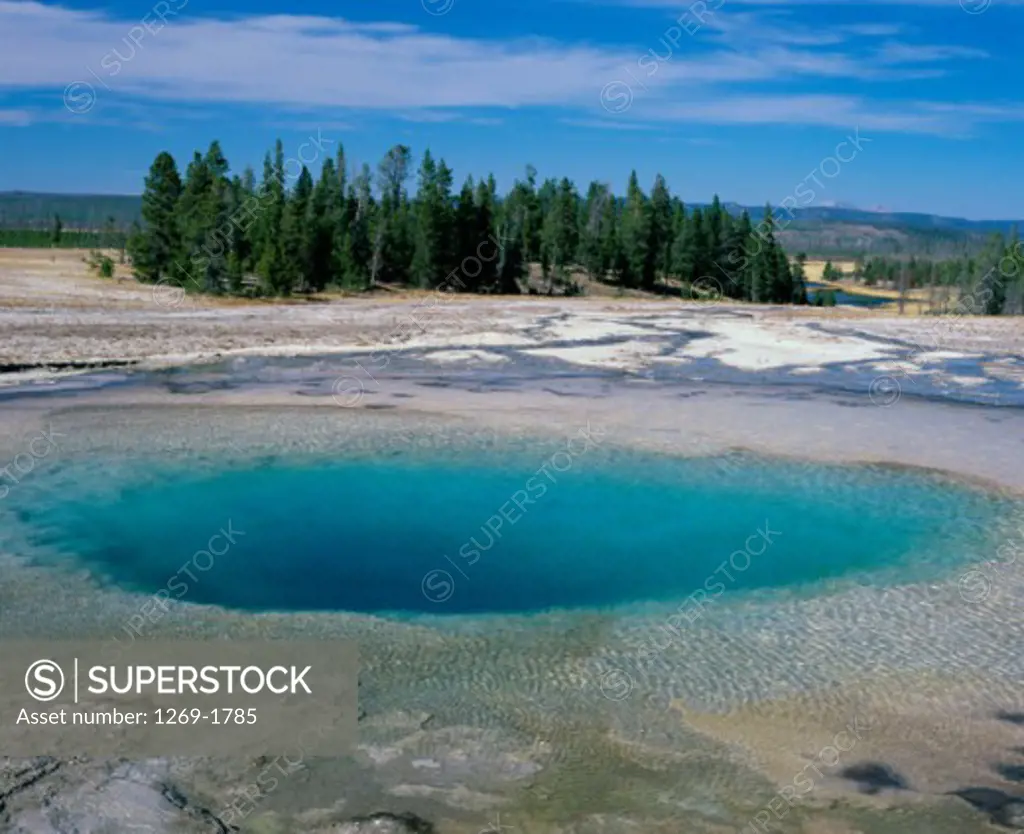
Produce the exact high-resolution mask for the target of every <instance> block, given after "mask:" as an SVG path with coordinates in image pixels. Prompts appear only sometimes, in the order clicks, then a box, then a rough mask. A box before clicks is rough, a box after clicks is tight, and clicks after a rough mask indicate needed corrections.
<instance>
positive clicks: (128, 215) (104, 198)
mask: <svg viewBox="0 0 1024 834" xmlns="http://www.w3.org/2000/svg"><path fill="white" fill-rule="evenodd" d="M141 208H142V197H141V196H140V195H138V194H40V193H36V192H32V191H0V229H48V228H50V226H52V225H53V216H54V215H55V214H59V215H60V219H61V222H62V223H63V224H64V228H65V229H69V230H72V229H74V230H86V231H99V230H101V229H102V228H103V226H104V225H105V224H106V222H107V219H108V218H113V220H114V226H115V227H116V228H118V229H127V228H128V227H129V226H131V224H132V223H133V222H134V221H135V220H138V219H139V217H140V212H141Z"/></svg>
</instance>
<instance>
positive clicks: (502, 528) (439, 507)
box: [15, 438, 1007, 616]
mask: <svg viewBox="0 0 1024 834" xmlns="http://www.w3.org/2000/svg"><path fill="white" fill-rule="evenodd" d="M568 448H571V449H573V450H574V451H575V452H576V454H575V455H574V454H572V453H570V452H567V451H561V452H556V453H553V454H547V455H546V456H545V455H541V454H540V453H538V451H537V450H536V449H530V448H529V447H528V446H527V447H523V448H521V449H519V450H517V451H507V452H506V453H503V454H500V455H498V454H495V453H493V452H491V453H484V452H481V451H470V450H462V451H459V452H453V453H450V454H447V455H443V456H438V455H436V454H434V455H427V454H415V453H413V454H402V455H392V456H391V457H387V458H384V459H376V460H372V459H370V460H368V459H365V458H354V457H353V458H348V459H346V458H340V459H334V460H331V461H330V462H326V463H325V462H318V463H311V462H298V461H296V460H290V459H289V458H288V457H280V458H274V459H271V460H270V461H268V462H266V463H264V464H263V465H252V464H249V465H246V466H239V465H237V464H229V463H228V462H226V461H222V462H216V461H214V462H212V463H208V464H207V465H206V466H205V467H204V468H203V470H202V471H201V472H200V471H198V470H195V469H190V468H185V467H182V466H181V465H180V464H179V465H174V464H171V463H154V462H153V461H152V460H149V461H147V463H146V464H145V465H144V466H143V465H136V466H129V467H127V468H122V469H121V470H116V471H115V470H112V469H110V468H107V467H96V466H93V467H91V468H88V469H83V470H82V471H81V472H79V473H77V474H76V475H75V476H74V477H66V478H63V479H61V481H60V483H61V485H62V486H61V489H59V490H52V491H50V492H48V493H44V494H35V495H33V496H32V500H31V502H30V503H26V504H25V505H24V506H20V507H18V510H19V516H20V518H21V520H22V521H23V522H25V524H26V528H27V530H28V535H27V539H28V543H29V544H30V545H31V546H32V549H33V551H34V552H35V553H37V554H42V555H41V556H39V558H41V559H43V560H45V561H48V562H49V563H51V564H56V565H58V566H61V567H66V568H80V567H82V566H86V567H88V568H89V569H90V570H91V571H92V572H93V573H94V574H95V575H96V576H98V577H100V578H102V579H103V580H104V581H105V582H107V583H110V584H113V585H116V586H120V587H123V588H126V589H128V590H132V591H139V592H143V593H156V592H159V591H161V590H163V591H164V592H165V593H167V594H169V596H170V597H171V598H176V597H178V596H179V593H178V592H177V590H176V589H177V588H182V587H184V588H186V589H187V591H188V594H189V596H188V600H189V601H190V602H198V603H207V604H215V605H220V606H225V607H229V608H236V609H243V610H251V611H253V610H254V611H270V610H276V611H288V610H300V611H301V610H323V611H353V612H370V613H391V614H397V615H401V616H407V615H417V614H431V615H437V614H461V615H487V614H523V613H531V612H538V611H544V610H550V609H614V608H623V607H628V606H634V605H637V604H646V603H665V604H668V603H676V602H678V601H680V600H685V599H687V598H690V599H691V601H692V604H698V603H700V602H702V601H705V600H707V601H710V600H713V599H715V598H717V597H719V596H721V595H722V594H724V593H725V592H726V591H728V592H729V594H730V598H735V595H736V594H741V593H752V592H760V593H765V592H785V593H794V592H795V593H798V594H801V595H813V594H817V593H822V592H826V591H828V590H829V589H832V588H834V587H835V586H836V584H837V583H843V582H847V583H849V582H857V583H874V584H882V583H888V582H897V581H908V580H920V579H923V578H929V577H931V576H938V575H941V574H942V573H944V572H948V571H949V570H950V569H951V568H952V567H954V566H956V565H959V564H962V563H964V562H967V561H970V560H971V559H977V558H980V557H982V556H983V555H984V553H985V552H986V551H985V550H984V548H985V545H986V542H987V541H988V539H989V538H990V535H991V531H992V528H993V527H994V526H995V523H996V522H997V521H998V520H999V519H1000V517H1001V516H1003V515H1005V512H1006V509H1007V504H1006V502H1004V501H1000V500H996V499H994V498H989V497H986V496H985V495H983V494H981V493H978V492H975V491H973V490H969V489H967V488H964V487H961V486H957V485H954V484H952V483H949V482H945V481H940V480H938V479H935V478H932V477H928V476H924V475H920V474H913V473H910V472H908V471H904V470H897V469H884V468H877V467H837V466H824V465H811V464H795V463H786V462H781V461H767V460H761V459H756V458H751V457H745V456H729V457H719V458H705V459H673V458H659V457H655V456H652V455H649V454H639V453H629V454H625V453H620V454H617V455H611V456H609V455H607V454H603V453H600V452H598V451H593V450H589V449H588V447H587V443H586V442H585V441H584V440H583V439H582V438H581V439H579V442H578V443H576V444H575V445H572V444H571V445H570V446H569V447H568ZM15 506H16V507H17V506H18V505H17V502H16V504H15ZM219 531H220V535H219V537H218V538H217V540H216V541H215V542H211V536H214V535H215V534H217V533H218V532H219ZM196 554H199V555H196ZM183 566H185V567H186V573H185V574H182V569H183ZM190 574H191V575H192V581H188V578H187V577H188V575H190ZM175 577H177V578H178V582H177V583H175V582H174V581H173V580H174V578H175Z"/></svg>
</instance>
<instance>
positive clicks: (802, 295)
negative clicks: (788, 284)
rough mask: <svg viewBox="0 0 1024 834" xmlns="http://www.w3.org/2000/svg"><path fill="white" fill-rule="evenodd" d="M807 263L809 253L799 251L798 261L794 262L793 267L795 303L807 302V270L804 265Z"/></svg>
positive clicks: (793, 297) (793, 295) (793, 298)
mask: <svg viewBox="0 0 1024 834" xmlns="http://www.w3.org/2000/svg"><path fill="white" fill-rule="evenodd" d="M806 263H807V255H805V254H804V253H803V252H801V253H799V254H798V255H797V256H796V262H795V263H794V264H793V269H792V283H793V294H792V302H793V303H794V304H806V303H807V272H806V270H805V269H804V265H805V264H806Z"/></svg>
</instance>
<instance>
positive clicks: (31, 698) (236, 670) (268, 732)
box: [0, 640, 359, 758]
mask: <svg viewBox="0 0 1024 834" xmlns="http://www.w3.org/2000/svg"><path fill="white" fill-rule="evenodd" d="M358 665H359V656H358V650H357V647H356V645H355V643H352V642H349V641H344V640H319V641H301V642H295V641H237V640H218V641H182V642H157V641H152V642H150V641H139V642H136V643H114V642H112V641H109V640H108V641H89V642H86V641H75V642H64V641H41V640H33V641H16V640H10V641H5V640H0V669H2V670H3V671H2V673H0V751H2V752H3V754H4V755H5V756H12V757H23V756H24V757H29V756H42V755H59V756H62V757H67V756H75V755H85V756H96V757H104V758H106V757H117V756H127V757H139V756H231V757H234V756H261V755H268V754H286V753H288V754H293V755H299V754H301V755H308V756H336V755H339V754H344V753H346V752H348V750H349V748H350V747H351V745H352V744H353V743H354V741H355V737H356V721H357V703H356V701H357V687H358V672H359V669H358Z"/></svg>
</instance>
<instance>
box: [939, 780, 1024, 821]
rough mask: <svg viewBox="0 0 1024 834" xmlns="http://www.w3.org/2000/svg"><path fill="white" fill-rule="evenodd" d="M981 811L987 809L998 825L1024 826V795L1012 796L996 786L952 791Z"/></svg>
mask: <svg viewBox="0 0 1024 834" xmlns="http://www.w3.org/2000/svg"><path fill="white" fill-rule="evenodd" d="M952 794H953V796H959V797H960V798H961V799H962V800H964V801H965V802H969V803H970V804H971V805H973V806H974V807H975V808H977V809H978V810H979V811H985V812H986V813H987V814H988V815H989V816H990V817H991V819H992V822H994V823H997V824H998V825H1005V826H1006V827H1008V828H1020V827H1022V826H1024V796H1011V795H1010V794H1008V793H1006V792H1004V791H1000V790H996V789H995V788H961V789H960V790H958V791H953V792H952Z"/></svg>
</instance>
